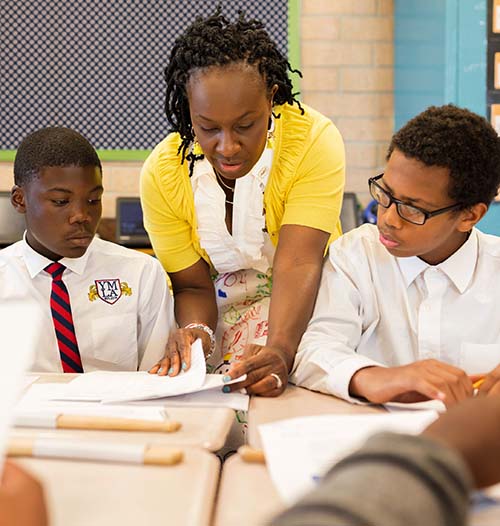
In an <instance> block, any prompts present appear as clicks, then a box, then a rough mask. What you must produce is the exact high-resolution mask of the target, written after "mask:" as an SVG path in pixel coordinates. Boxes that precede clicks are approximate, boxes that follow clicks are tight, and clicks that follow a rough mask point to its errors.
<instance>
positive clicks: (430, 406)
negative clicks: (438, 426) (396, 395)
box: [384, 400, 446, 413]
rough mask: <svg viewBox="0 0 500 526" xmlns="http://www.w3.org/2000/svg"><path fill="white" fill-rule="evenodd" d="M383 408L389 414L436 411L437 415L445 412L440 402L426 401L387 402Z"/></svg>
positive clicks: (444, 407)
mask: <svg viewBox="0 0 500 526" xmlns="http://www.w3.org/2000/svg"><path fill="white" fill-rule="evenodd" d="M384 407H385V408H386V409H387V411H389V412H390V413H396V412H399V411H437V412H438V413H444V412H446V406H445V405H444V404H443V402H441V400H426V401H424V402H413V403H411V404H403V403H402V402H387V403H386V404H384Z"/></svg>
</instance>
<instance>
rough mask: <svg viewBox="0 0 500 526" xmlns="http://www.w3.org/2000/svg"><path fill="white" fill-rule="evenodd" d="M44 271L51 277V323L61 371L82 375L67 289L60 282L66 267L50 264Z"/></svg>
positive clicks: (59, 264)
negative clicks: (54, 333) (54, 332)
mask: <svg viewBox="0 0 500 526" xmlns="http://www.w3.org/2000/svg"><path fill="white" fill-rule="evenodd" d="M44 270H45V272H48V273H49V274H50V275H51V276H52V292H51V293H50V310H51V311H52V321H53V323H54V329H55V331H56V338H57V345H58V347H59V354H60V356H61V364H62V368H63V371H64V372H65V373H83V367H82V360H81V358H80V351H79V350H78V343H77V341H76V334H75V326H74V325H73V316H72V314H71V305H70V302H69V294H68V289H67V288H66V285H65V284H64V282H63V280H62V274H63V272H64V271H65V270H66V267H65V266H64V265H61V263H51V264H50V265H47V266H46V267H45V268H44Z"/></svg>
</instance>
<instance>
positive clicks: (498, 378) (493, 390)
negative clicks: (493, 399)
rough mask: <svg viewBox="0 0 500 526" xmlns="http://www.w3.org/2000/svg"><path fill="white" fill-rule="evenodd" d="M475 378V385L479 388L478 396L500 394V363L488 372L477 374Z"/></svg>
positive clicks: (475, 387)
mask: <svg viewBox="0 0 500 526" xmlns="http://www.w3.org/2000/svg"><path fill="white" fill-rule="evenodd" d="M499 358H500V357H499ZM474 380H475V381H474V383H473V387H474V389H477V396H486V395H500V365H499V366H497V367H495V369H493V370H492V371H490V372H489V373H488V374H483V375H480V376H475V377H474Z"/></svg>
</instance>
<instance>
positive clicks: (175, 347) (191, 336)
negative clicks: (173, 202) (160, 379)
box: [148, 329, 210, 376]
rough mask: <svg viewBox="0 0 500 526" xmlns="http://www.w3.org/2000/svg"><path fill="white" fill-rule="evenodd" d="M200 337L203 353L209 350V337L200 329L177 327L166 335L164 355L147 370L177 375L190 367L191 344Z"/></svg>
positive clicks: (160, 373)
mask: <svg viewBox="0 0 500 526" xmlns="http://www.w3.org/2000/svg"><path fill="white" fill-rule="evenodd" d="M198 338H200V339H201V343H202V345H203V352H204V353H205V355H207V354H208V352H209V351H210V337H209V336H208V334H207V333H206V332H205V331H203V330H201V329H177V330H175V331H172V332H171V333H170V335H169V337H168V342H167V346H166V348H165V356H164V357H163V359H162V360H160V361H159V362H158V363H157V364H156V365H154V366H153V367H151V369H150V370H149V371H148V372H149V373H151V374H157V375H159V376H166V375H168V376H177V375H178V374H179V373H180V372H181V371H187V370H188V369H189V368H190V367H191V344H192V343H193V342H194V341H195V340H197V339H198Z"/></svg>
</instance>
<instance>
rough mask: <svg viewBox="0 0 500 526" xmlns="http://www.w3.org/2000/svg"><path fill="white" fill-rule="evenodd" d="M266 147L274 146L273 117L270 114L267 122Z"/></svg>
mask: <svg viewBox="0 0 500 526" xmlns="http://www.w3.org/2000/svg"><path fill="white" fill-rule="evenodd" d="M266 147H267V148H273V147H274V118H273V116H272V115H270V117H269V122H268V124H267V140H266Z"/></svg>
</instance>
